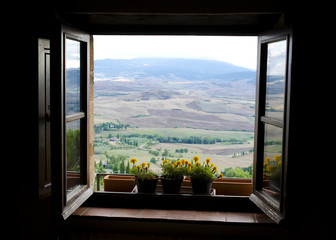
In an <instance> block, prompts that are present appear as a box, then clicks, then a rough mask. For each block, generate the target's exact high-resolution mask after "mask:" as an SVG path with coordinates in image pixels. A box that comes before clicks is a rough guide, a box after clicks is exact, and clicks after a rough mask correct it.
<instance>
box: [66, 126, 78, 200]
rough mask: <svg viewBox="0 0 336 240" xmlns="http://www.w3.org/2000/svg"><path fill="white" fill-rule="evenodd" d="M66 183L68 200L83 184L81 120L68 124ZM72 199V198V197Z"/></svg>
mask: <svg viewBox="0 0 336 240" xmlns="http://www.w3.org/2000/svg"><path fill="white" fill-rule="evenodd" d="M66 134H67V136H66V144H67V147H66V151H67V153H66V171H67V174H66V177H67V179H66V182H67V198H68V199H69V197H70V196H71V192H72V191H73V190H75V189H76V187H78V186H79V185H80V183H81V181H80V157H81V147H80V145H81V144H80V120H76V121H72V122H69V123H67V132H66ZM70 198H71V197H70Z"/></svg>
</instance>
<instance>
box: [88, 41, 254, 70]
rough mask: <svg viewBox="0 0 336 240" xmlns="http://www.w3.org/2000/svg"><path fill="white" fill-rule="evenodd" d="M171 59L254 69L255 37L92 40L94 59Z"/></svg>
mask: <svg viewBox="0 0 336 240" xmlns="http://www.w3.org/2000/svg"><path fill="white" fill-rule="evenodd" d="M136 57H167V58H168V57H174V58H195V59H208V60H219V61H224V62H228V63H231V64H234V65H237V66H241V67H246V68H249V69H253V70H255V69H256V66H257V37H227V36H131V35H130V36H127V35H123V36H120V35H119V36H118V35H115V36H97V35H95V36H94V59H95V60H100V59H108V58H109V59H132V58H136Z"/></svg>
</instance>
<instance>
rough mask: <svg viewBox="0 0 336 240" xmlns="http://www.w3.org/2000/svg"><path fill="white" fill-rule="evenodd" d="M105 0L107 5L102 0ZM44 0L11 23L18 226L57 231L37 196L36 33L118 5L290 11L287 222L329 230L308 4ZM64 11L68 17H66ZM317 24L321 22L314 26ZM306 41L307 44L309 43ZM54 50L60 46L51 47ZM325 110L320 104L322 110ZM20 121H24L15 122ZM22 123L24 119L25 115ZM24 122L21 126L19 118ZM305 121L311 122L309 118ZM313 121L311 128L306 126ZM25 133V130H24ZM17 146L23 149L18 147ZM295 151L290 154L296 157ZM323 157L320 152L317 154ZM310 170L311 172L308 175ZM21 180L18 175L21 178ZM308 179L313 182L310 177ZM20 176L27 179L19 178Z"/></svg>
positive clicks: (126, 8)
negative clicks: (15, 48)
mask: <svg viewBox="0 0 336 240" xmlns="http://www.w3.org/2000/svg"><path fill="white" fill-rule="evenodd" d="M106 2H108V3H107V5H105V4H106ZM159 2H160V1H120V2H117V1H102V0H96V1H75V0H71V1H64V2H63V1H40V2H35V3H34V4H33V5H32V3H29V4H27V5H26V6H24V7H23V8H22V9H21V10H20V11H19V13H18V14H19V16H20V17H19V19H20V21H16V22H15V23H13V29H15V30H17V32H19V34H17V35H18V37H17V40H18V42H19V44H20V53H21V54H20V56H21V61H22V63H24V64H22V68H23V69H20V70H17V72H15V80H16V81H15V85H19V91H18V96H19V98H20V99H21V100H23V101H22V104H23V106H24V107H23V108H22V116H24V117H23V119H24V121H23V122H24V126H25V127H24V139H25V140H26V141H25V144H24V146H23V149H21V150H20V154H21V152H22V154H24V158H22V159H20V168H21V169H24V171H25V173H26V174H25V178H24V187H21V188H20V189H19V191H16V194H18V195H19V196H20V198H16V199H20V201H18V203H17V205H18V206H19V216H20V234H21V235H22V237H23V238H25V239H52V237H53V231H54V229H55V228H54V227H55V226H54V225H53V217H52V216H53V215H52V211H53V209H52V198H47V199H45V200H39V199H38V134H37V133H38V132H37V131H38V126H37V122H38V118H37V102H38V93H37V89H38V85H37V84H38V82H37V38H38V37H42V38H43V37H45V38H52V37H53V31H54V29H55V24H56V25H57V21H61V22H62V21H67V20H68V15H67V16H65V15H62V14H61V15H60V14H59V13H60V12H63V13H64V12H67V13H69V12H72V13H74V12H76V11H79V12H86V11H89V10H90V11H92V12H110V13H111V12H114V13H115V12H117V13H127V12H131V13H148V12H150V13H157V12H158V13H174V14H176V13H189V14H191V13H204V12H205V13H221V12H229V13H232V12H235V13H237V12H258V11H260V12H263V11H264V12H272V11H274V12H278V11H285V12H286V14H285V22H286V23H288V24H292V25H293V29H294V39H295V40H294V48H293V82H292V94H293V95H292V96H293V99H292V103H293V104H292V106H291V121H292V124H291V127H292V128H293V129H294V130H295V131H291V133H292V135H291V136H290V153H291V160H290V161H291V162H290V169H291V170H290V172H289V181H290V184H289V188H290V191H289V195H288V199H289V201H288V206H289V208H288V209H289V216H290V222H289V229H290V233H291V235H290V237H292V238H293V239H297V238H300V239H302V237H309V236H315V237H316V239H320V237H321V236H322V234H323V233H324V232H325V231H326V230H327V228H326V227H325V224H326V222H325V218H324V213H325V204H323V203H322V204H321V196H320V195H319V194H316V191H318V192H324V191H323V190H324V189H323V188H321V186H325V185H324V184H323V182H322V179H324V178H322V174H321V172H319V171H318V170H317V169H316V165H315V162H316V159H328V158H330V156H328V155H326V154H325V152H324V151H321V150H320V149H321V148H322V147H323V146H321V143H320V142H319V141H318V140H316V139H317V136H318V134H319V133H320V132H321V126H322V125H323V124H319V121H321V119H320V118H319V117H318V116H317V114H315V112H314V111H312V106H313V109H315V110H316V109H318V108H319V107H318V106H319V105H318V104H319V103H320V102H321V101H322V100H321V99H320V98H319V97H318V98H317V97H316V91H317V90H320V89H321V88H323V87H321V86H319V85H318V84H316V82H319V81H323V80H324V76H323V74H321V72H322V71H321V69H320V68H319V66H318V65H316V64H315V62H314V61H313V59H315V58H314V57H315V56H316V53H318V52H319V50H318V45H317V44H316V36H314V34H312V29H316V24H318V21H317V20H316V18H314V16H315V15H314V14H313V13H312V12H311V11H310V10H311V9H312V8H310V10H307V9H306V10H304V8H297V7H294V6H292V5H290V4H286V2H283V1H262V0H255V1H230V2H226V3H225V4H223V3H222V4H219V3H218V2H222V1H211V0H208V1H187V3H184V2H182V1H164V3H161V2H160V4H159ZM64 16H65V17H64ZM317 31H318V30H317ZM307 46H309V51H308V50H307ZM51 51H57V49H52V50H51ZM317 112H319V113H320V112H321V110H319V111H317ZM18 124H19V122H18ZM21 125H22V122H21ZM21 125H20V126H21ZM307 125H308V126H307ZM307 129H308V131H307ZM21 134H22V132H21ZM18 154H19V153H18ZM292 159H293V160H292ZM319 161H320V160H319ZM310 176H314V179H311V177H310ZM20 181H21V180H20ZM307 181H308V184H307ZM21 184H22V183H21Z"/></svg>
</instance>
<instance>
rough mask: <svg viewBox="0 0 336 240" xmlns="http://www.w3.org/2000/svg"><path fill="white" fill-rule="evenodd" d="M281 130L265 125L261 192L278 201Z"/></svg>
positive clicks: (280, 170)
mask: <svg viewBox="0 0 336 240" xmlns="http://www.w3.org/2000/svg"><path fill="white" fill-rule="evenodd" d="M281 173H282V128H278V127H275V126H272V125H269V124H266V125H265V137H264V168H263V180H264V181H263V191H264V192H266V193H268V194H269V195H271V196H272V197H273V198H275V199H277V200H280V182H281Z"/></svg>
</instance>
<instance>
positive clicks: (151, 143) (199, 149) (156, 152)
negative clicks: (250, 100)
mask: <svg viewBox="0 0 336 240" xmlns="http://www.w3.org/2000/svg"><path fill="white" fill-rule="evenodd" d="M134 134H139V135H141V136H140V137H132V136H133V135H134ZM153 136H166V137H170V138H180V139H182V138H188V137H192V136H197V137H198V138H200V139H205V138H209V137H211V138H216V139H220V140H221V142H216V143H213V144H188V143H162V142H159V141H157V140H153V139H152V138H151V137H153ZM230 140H231V141H232V140H239V141H238V143H236V144H232V143H231V144H230V142H229V141H230ZM252 149H253V132H246V131H213V130H204V129H190V128H132V127H130V128H127V130H119V131H101V132H100V133H97V134H95V158H96V164H97V165H98V164H99V163H100V164H103V165H105V166H107V167H110V169H111V170H112V169H113V165H115V164H119V165H120V162H121V161H123V162H124V163H123V164H124V165H125V166H127V162H128V161H129V160H130V159H131V158H137V159H138V161H139V162H150V161H151V162H152V168H153V170H154V171H156V172H158V173H159V168H160V164H161V162H162V158H168V159H171V160H178V159H182V158H184V159H187V160H191V159H192V158H193V156H195V155H197V156H199V157H200V159H201V160H202V159H203V160H204V159H205V158H211V159H212V162H213V163H214V164H215V165H216V166H217V167H218V169H219V170H220V171H224V169H225V168H229V167H233V168H235V167H249V166H251V165H252V156H253V154H252ZM111 156H115V158H116V159H117V160H113V161H115V163H114V164H112V163H110V162H111V159H110V158H111ZM115 169H116V168H115ZM107 171H109V169H107Z"/></svg>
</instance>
